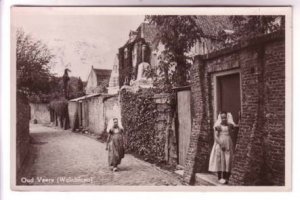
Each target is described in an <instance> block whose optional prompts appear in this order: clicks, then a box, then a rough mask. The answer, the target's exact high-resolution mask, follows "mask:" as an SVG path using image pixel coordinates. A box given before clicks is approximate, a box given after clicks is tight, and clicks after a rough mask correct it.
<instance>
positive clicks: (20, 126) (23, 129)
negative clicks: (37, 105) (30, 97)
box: [16, 94, 30, 172]
mask: <svg viewBox="0 0 300 200" xmlns="http://www.w3.org/2000/svg"><path fill="white" fill-rule="evenodd" d="M16 111H17V119H16V120H17V121H16V123H17V129H16V130H17V133H16V139H17V141H16V148H17V149H16V169H17V172H18V171H19V170H20V169H21V168H22V164H23V162H24V160H25V159H26V156H27V153H28V150H29V140H30V139H29V121H30V106H29V103H28V101H27V99H26V97H24V96H22V95H19V94H18V95H17V110H16Z"/></svg>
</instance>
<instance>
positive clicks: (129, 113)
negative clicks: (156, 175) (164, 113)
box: [121, 89, 166, 163]
mask: <svg viewBox="0 0 300 200" xmlns="http://www.w3.org/2000/svg"><path fill="white" fill-rule="evenodd" d="M157 92H158V91H155V90H154V89H141V90H139V91H138V92H137V93H132V92H129V91H126V90H125V89H124V90H122V91H121V115H122V124H123V126H124V130H125V134H126V137H127V140H128V142H127V143H128V147H127V150H128V151H129V152H130V153H133V154H137V155H139V156H141V157H142V158H143V159H144V160H146V161H149V162H154V163H163V162H164V157H165V151H164V147H165V141H166V138H165V135H163V134H160V133H159V132H158V131H157V130H156V129H155V123H156V119H157V117H158V110H157V105H156V103H155V101H154V100H153V97H154V94H155V93H157Z"/></svg>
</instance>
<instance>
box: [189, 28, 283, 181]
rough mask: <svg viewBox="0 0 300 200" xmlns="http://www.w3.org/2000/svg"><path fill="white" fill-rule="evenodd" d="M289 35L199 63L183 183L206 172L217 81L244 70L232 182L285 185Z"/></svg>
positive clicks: (195, 71)
mask: <svg viewBox="0 0 300 200" xmlns="http://www.w3.org/2000/svg"><path fill="white" fill-rule="evenodd" d="M284 47H285V46H284V33H283V32H276V33H272V34H269V35H264V36H260V37H257V38H254V39H251V40H248V41H241V42H240V43H238V44H237V45H235V46H233V47H230V48H226V49H223V50H220V51H218V52H213V53H211V54H207V55H204V56H198V57H196V58H195V62H194V66H193V68H192V73H191V74H192V78H191V79H192V86H191V91H192V136H191V142H190V146H189V150H188V156H187V160H186V166H185V173H184V180H185V181H186V182H189V183H193V178H194V174H195V173H197V172H207V169H208V159H209V154H210V151H211V148H212V144H213V131H212V126H213V123H214V116H213V113H214V110H215V107H214V103H213V102H214V98H215V97H214V91H213V90H214V85H213V84H214V82H213V75H214V74H215V73H217V72H226V71H229V70H234V69H239V70H240V76H241V93H242V100H241V101H242V102H241V112H242V115H241V121H240V124H239V125H240V127H239V133H238V138H237V145H236V149H235V154H234V161H233V169H232V176H231V178H230V182H231V183H232V184H235V185H284V177H285V176H284V170H285V168H284V163H285V156H284V155H285V154H284V152H285V151H284V150H285V140H284V139H285V132H284V130H285V124H284V122H285V117H284V115H285V62H284V61H285V54H284V53H285V48H284Z"/></svg>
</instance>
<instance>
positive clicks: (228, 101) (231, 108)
mask: <svg viewBox="0 0 300 200" xmlns="http://www.w3.org/2000/svg"><path fill="white" fill-rule="evenodd" d="M240 82H241V81H240V73H239V71H237V70H235V71H229V72H224V73H219V74H216V76H215V98H214V99H215V106H214V107H215V120H216V119H217V116H218V114H219V113H220V112H221V111H226V112H230V113H231V114H232V117H233V121H234V123H235V124H236V125H237V127H236V128H235V131H234V134H233V136H232V141H233V144H234V146H235V144H236V140H237V134H238V124H239V122H240V116H241V85H240Z"/></svg>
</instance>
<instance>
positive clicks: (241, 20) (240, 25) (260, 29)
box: [229, 15, 285, 40]
mask: <svg viewBox="0 0 300 200" xmlns="http://www.w3.org/2000/svg"><path fill="white" fill-rule="evenodd" d="M229 19H230V21H231V22H232V24H233V28H234V31H235V32H234V36H235V39H236V40H237V39H244V38H248V37H252V36H255V35H258V34H266V33H270V32H274V31H277V30H279V29H284V26H285V23H284V16H272V15H268V16H262V15H259V16H257V15H253V16H243V15H235V16H230V18H229Z"/></svg>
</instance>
